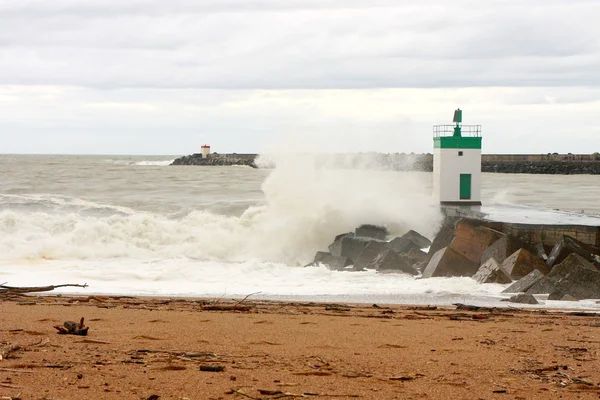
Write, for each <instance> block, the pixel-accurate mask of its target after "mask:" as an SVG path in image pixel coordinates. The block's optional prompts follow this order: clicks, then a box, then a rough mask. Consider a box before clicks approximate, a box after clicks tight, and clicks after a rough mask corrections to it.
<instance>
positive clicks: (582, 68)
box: [0, 0, 600, 154]
mask: <svg viewBox="0 0 600 400" xmlns="http://www.w3.org/2000/svg"><path fill="white" fill-rule="evenodd" d="M598 18H600V10H599V9H598V7H597V0H570V1H568V0H545V1H544V0H521V1H517V0H487V1H480V0H456V1H452V2H449V1H446V0H421V1H419V2H415V1H409V0H371V1H364V0H361V1H358V0H171V1H168V2H167V1H163V0H86V1H79V0H54V1H46V0H28V1H23V0H3V1H1V2H0V106H1V107H0V120H1V121H2V129H1V130H0V136H1V137H2V146H3V147H2V149H1V151H3V152H38V153H45V152H53V153H54V152H63V153H64V152H75V153H136V154H140V153H172V154H185V153H189V152H192V151H193V149H195V148H196V147H197V146H198V144H199V143H204V142H208V143H211V144H212V145H213V147H214V148H215V149H216V150H217V151H221V152H226V151H232V152H240V153H241V152H258V151H261V150H263V149H266V148H269V147H270V146H271V145H272V143H273V142H281V140H282V138H289V137H293V138H295V139H294V140H293V141H292V142H293V143H295V144H294V146H299V147H301V146H305V145H306V146H309V147H314V148H318V149H323V150H339V151H362V150H365V151H392V152H395V151H415V152H427V151H431V137H430V136H431V125H433V124H435V123H444V122H447V121H446V118H448V119H449V118H450V116H451V113H452V111H453V110H454V109H455V108H456V107H462V108H464V109H465V116H466V117H467V118H468V119H469V121H470V120H471V118H472V119H473V121H471V122H473V123H481V124H483V125H484V133H485V135H486V136H485V140H484V151H487V152H534V153H538V152H554V151H571V152H589V150H590V149H594V148H595V147H597V137H599V136H598V135H600V127H599V126H598V124H597V122H595V121H596V120H597V115H598V113H599V112H600V104H599V100H600V75H599V74H598V72H597V71H598V70H600V42H599V41H598V37H600V24H597V23H596V22H597V20H598ZM283 143H287V140H285V139H284V140H283Z"/></svg>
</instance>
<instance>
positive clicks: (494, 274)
mask: <svg viewBox="0 0 600 400" xmlns="http://www.w3.org/2000/svg"><path fill="white" fill-rule="evenodd" d="M473 279H475V281H477V283H503V284H504V283H511V282H512V279H510V276H509V275H508V273H507V272H506V271H505V270H504V269H503V268H502V267H501V266H500V264H498V263H497V262H496V260H495V259H494V258H490V259H489V260H487V261H486V262H485V263H483V265H482V266H481V267H479V269H478V270H477V273H475V275H473Z"/></svg>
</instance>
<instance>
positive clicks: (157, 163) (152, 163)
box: [135, 159, 175, 167]
mask: <svg viewBox="0 0 600 400" xmlns="http://www.w3.org/2000/svg"><path fill="white" fill-rule="evenodd" d="M173 161H175V159H173V160H160V161H155V160H151V161H137V162H136V163H135V165H140V166H155V167H156V166H158V167H165V166H167V165H171V164H172V163H173Z"/></svg>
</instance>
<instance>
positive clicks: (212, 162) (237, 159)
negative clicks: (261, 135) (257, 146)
mask: <svg viewBox="0 0 600 400" xmlns="http://www.w3.org/2000/svg"><path fill="white" fill-rule="evenodd" d="M256 157H257V155H256V154H235V153H234V154H216V153H213V154H209V156H208V157H207V158H204V157H202V154H200V153H195V154H190V155H188V156H183V157H179V158H177V159H176V160H174V161H173V162H172V163H171V165H204V166H228V165H246V166H249V167H252V168H257V165H256V163H255V160H256Z"/></svg>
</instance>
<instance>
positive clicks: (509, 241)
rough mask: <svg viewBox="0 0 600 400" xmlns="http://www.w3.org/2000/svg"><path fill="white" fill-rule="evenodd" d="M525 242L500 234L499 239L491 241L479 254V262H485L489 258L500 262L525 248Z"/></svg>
mask: <svg viewBox="0 0 600 400" xmlns="http://www.w3.org/2000/svg"><path fill="white" fill-rule="evenodd" d="M527 247H528V246H527V244H525V243H524V242H522V241H521V240H519V239H517V238H514V237H512V236H502V237H500V239H498V240H496V241H495V242H494V243H492V244H491V245H490V246H489V247H488V248H486V249H485V250H483V253H482V254H481V259H480V264H483V263H485V262H486V261H487V260H489V259H490V258H493V259H494V260H496V262H497V263H498V264H502V263H503V262H504V260H506V259H507V258H508V257H509V256H510V255H511V254H513V253H514V252H515V251H517V250H519V249H523V248H527Z"/></svg>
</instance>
